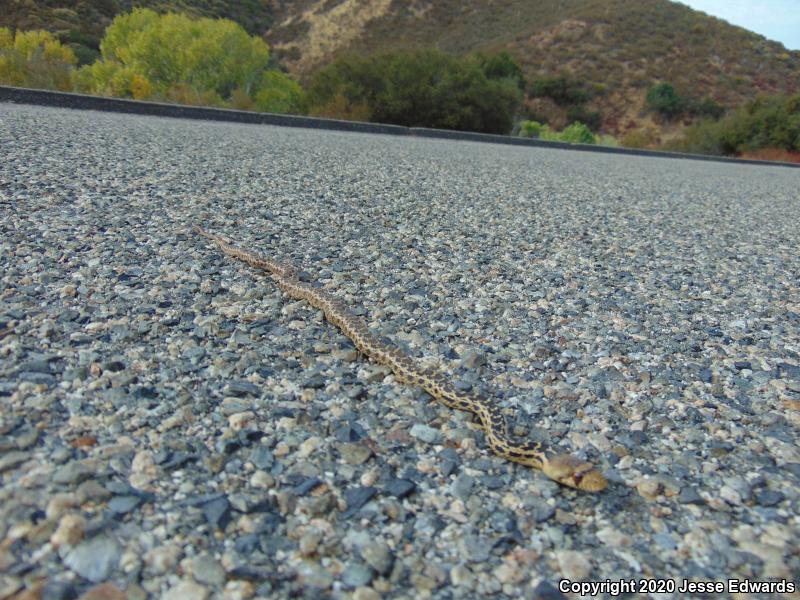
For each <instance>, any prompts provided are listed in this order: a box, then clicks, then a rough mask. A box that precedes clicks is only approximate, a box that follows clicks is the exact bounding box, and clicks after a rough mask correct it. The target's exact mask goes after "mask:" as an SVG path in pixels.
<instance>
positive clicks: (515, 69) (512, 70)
mask: <svg viewBox="0 0 800 600" xmlns="http://www.w3.org/2000/svg"><path fill="white" fill-rule="evenodd" d="M476 58H477V60H478V62H479V63H480V65H481V69H483V73H484V75H486V77H487V78H489V79H499V80H502V79H510V80H511V81H513V82H514V83H515V84H516V86H517V87H518V88H519V89H520V90H524V89H525V77H524V76H523V74H522V69H521V68H520V66H519V65H518V64H517V62H516V61H515V60H514V57H512V56H511V54H509V53H508V52H507V51H506V50H503V51H502V52H499V53H498V54H490V55H486V54H476Z"/></svg>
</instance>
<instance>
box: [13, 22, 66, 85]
mask: <svg viewBox="0 0 800 600" xmlns="http://www.w3.org/2000/svg"><path fill="white" fill-rule="evenodd" d="M77 62H78V61H77V59H76V58H75V54H74V53H73V52H72V50H71V49H70V48H68V47H67V46H62V45H61V42H59V41H58V40H57V39H56V38H55V37H54V36H53V34H52V33H50V32H48V31H41V30H35V31H22V30H18V31H17V32H16V34H15V35H12V34H11V30H10V29H8V28H7V27H0V84H3V85H14V86H18V87H29V88H45V89H55V90H69V89H71V87H72V85H71V83H70V73H71V71H72V70H73V68H74V66H75V64H76V63H77Z"/></svg>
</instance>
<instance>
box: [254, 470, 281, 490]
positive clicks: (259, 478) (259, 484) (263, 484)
mask: <svg viewBox="0 0 800 600" xmlns="http://www.w3.org/2000/svg"><path fill="white" fill-rule="evenodd" d="M250 485H251V486H252V487H254V488H258V489H261V490H269V489H272V488H273V487H275V478H274V477H273V476H272V475H270V474H269V473H267V472H266V471H256V472H255V473H253V474H252V475H251V476H250Z"/></svg>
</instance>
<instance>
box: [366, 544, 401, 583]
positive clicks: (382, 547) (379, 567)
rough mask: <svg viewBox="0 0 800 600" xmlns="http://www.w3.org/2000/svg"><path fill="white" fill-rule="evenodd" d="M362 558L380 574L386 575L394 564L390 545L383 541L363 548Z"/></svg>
mask: <svg viewBox="0 0 800 600" xmlns="http://www.w3.org/2000/svg"><path fill="white" fill-rule="evenodd" d="M361 557H362V558H363V559H364V560H365V561H366V563H367V564H368V565H369V566H370V567H372V568H373V569H375V570H376V571H377V572H378V573H379V574H381V575H386V574H387V573H389V571H391V569H392V565H393V564H394V555H393V554H392V551H391V549H390V548H389V546H388V544H386V542H384V541H382V540H375V541H372V542H369V543H368V544H366V545H365V546H364V547H363V548H361Z"/></svg>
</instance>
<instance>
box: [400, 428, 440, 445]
mask: <svg viewBox="0 0 800 600" xmlns="http://www.w3.org/2000/svg"><path fill="white" fill-rule="evenodd" d="M408 433H409V435H410V436H411V437H413V438H417V439H418V440H422V441H423V442H426V443H428V444H438V443H439V442H441V439H442V433H441V432H440V431H439V430H438V429H435V428H433V427H429V426H428V425H423V424H422V423H415V424H414V425H413V426H412V427H411V429H410V430H409V432H408Z"/></svg>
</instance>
